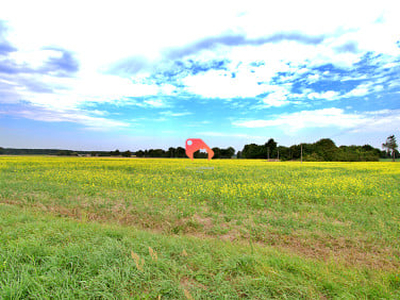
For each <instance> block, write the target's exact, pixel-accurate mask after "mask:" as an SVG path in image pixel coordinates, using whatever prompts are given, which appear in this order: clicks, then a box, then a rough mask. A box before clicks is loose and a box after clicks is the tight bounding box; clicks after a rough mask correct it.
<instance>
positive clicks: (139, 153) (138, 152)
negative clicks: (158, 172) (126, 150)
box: [135, 150, 144, 157]
mask: <svg viewBox="0 0 400 300" xmlns="http://www.w3.org/2000/svg"><path fill="white" fill-rule="evenodd" d="M135 155H136V157H143V156H144V151H143V150H139V151H136V152H135Z"/></svg>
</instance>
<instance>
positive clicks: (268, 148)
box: [267, 147, 269, 160]
mask: <svg viewBox="0 0 400 300" xmlns="http://www.w3.org/2000/svg"><path fill="white" fill-rule="evenodd" d="M267 153H268V160H269V147H267Z"/></svg>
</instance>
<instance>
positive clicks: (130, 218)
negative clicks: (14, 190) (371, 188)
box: [0, 199, 400, 270]
mask: <svg viewBox="0 0 400 300" xmlns="http://www.w3.org/2000/svg"><path fill="white" fill-rule="evenodd" d="M0 203H4V204H8V205H15V206H19V207H30V208H34V209H38V210H40V211H44V212H48V213H51V214H54V215H57V216H62V217H69V218H73V219H76V220H79V221H82V222H88V221H96V222H110V221H111V222H117V223H119V224H121V225H124V226H135V227H138V228H139V229H143V230H149V231H151V232H155V233H163V234H172V235H173V234H184V235H188V236H194V237H197V238H201V239H216V238H217V239H219V240H223V241H226V242H235V243H246V244H247V243H249V242H250V241H252V242H253V243H254V244H257V245H259V246H262V247H266V246H267V247H275V248H278V249H280V250H282V251H285V252H288V253H295V254H297V255H299V256H303V257H306V258H312V259H318V260H324V261H327V262H329V261H332V262H337V263H341V264H344V265H346V266H357V267H367V268H371V269H384V270H393V269H399V268H400V261H399V257H400V251H399V250H397V249H393V248H390V247H386V246H384V245H382V244H381V245H379V244H378V243H372V242H371V241H366V240H363V238H362V237H357V238H354V237H352V238H347V237H331V236H329V235H326V234H324V233H322V232H321V233H313V235H312V236H311V235H310V234H309V233H307V232H302V233H300V234H299V233H292V234H282V233H278V232H272V231H271V228H268V227H264V228H260V226H259V225H258V228H257V230H258V231H259V232H260V233H261V234H259V235H257V236H256V237H254V236H253V235H251V232H249V231H248V230H246V229H245V228H244V227H243V226H240V225H234V223H235V222H229V223H228V222H224V221H223V219H224V218H223V217H222V216H221V217H220V218H218V220H217V221H218V222H216V220H215V219H213V218H211V217H205V216H202V215H201V214H200V213H195V214H194V215H192V216H190V217H185V218H170V219H168V218H167V219H157V218H155V216H154V214H152V213H151V209H142V210H138V209H137V208H135V207H133V206H131V207H128V208H127V207H126V206H125V205H124V204H121V203H120V204H118V203H117V204H115V205H114V206H111V208H110V209H107V210H98V211H96V212H93V211H89V210H88V209H90V208H86V207H85V208H83V207H72V208H69V207H65V206H61V205H56V204H46V205H45V204H43V203H40V202H34V203H29V204H27V203H26V202H23V201H16V200H5V199H2V200H0ZM171 215H173V211H171ZM215 226H218V228H223V229H225V231H226V232H225V233H222V234H219V233H218V231H213V229H214V228H215ZM254 226H257V225H254Z"/></svg>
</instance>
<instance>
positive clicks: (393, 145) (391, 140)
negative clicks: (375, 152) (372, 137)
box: [382, 135, 399, 161]
mask: <svg viewBox="0 0 400 300" xmlns="http://www.w3.org/2000/svg"><path fill="white" fill-rule="evenodd" d="M398 147H399V146H398V145H397V142H396V137H395V136H394V135H391V136H388V138H387V139H386V143H383V144H382V148H383V149H386V151H387V153H388V154H390V155H391V156H392V159H393V161H395V160H396V150H397V148H398Z"/></svg>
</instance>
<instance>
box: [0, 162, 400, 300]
mask: <svg viewBox="0 0 400 300" xmlns="http://www.w3.org/2000/svg"><path fill="white" fill-rule="evenodd" d="M399 270H400V164H398V163H391V162H376V163H373V162H370V163H303V164H300V163H299V162H288V163H276V162H266V161H262V160H257V161H255V160H215V161H210V162H209V161H207V160H195V161H190V160H186V159H101V158H64V157H7V156H3V157H0V298H36V297H37V298H42V297H47V298H49V297H55V298H68V297H70V298H88V297H92V298H126V297H132V298H150V299H154V298H158V297H160V298H161V299H162V298H171V299H176V298H183V299H184V298H187V299H209V298H224V297H226V298H246V297H252V298H265V297H268V298H337V297H340V298H399V297H400V271H399Z"/></svg>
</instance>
